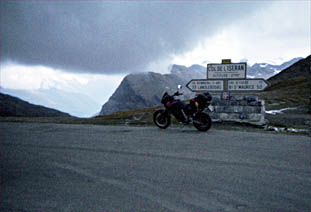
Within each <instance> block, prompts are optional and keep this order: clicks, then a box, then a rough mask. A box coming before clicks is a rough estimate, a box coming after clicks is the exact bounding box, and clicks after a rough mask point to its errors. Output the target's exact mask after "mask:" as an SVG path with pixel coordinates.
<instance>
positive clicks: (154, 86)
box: [99, 72, 187, 115]
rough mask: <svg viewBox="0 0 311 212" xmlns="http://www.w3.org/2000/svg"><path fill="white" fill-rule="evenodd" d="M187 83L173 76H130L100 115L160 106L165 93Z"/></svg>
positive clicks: (150, 74) (154, 74) (141, 74)
mask: <svg viewBox="0 0 311 212" xmlns="http://www.w3.org/2000/svg"><path fill="white" fill-rule="evenodd" d="M185 83H187V82H186V81H185V80H184V79H183V78H181V77H178V76H176V75H172V74H165V75H162V74H158V73H154V72H148V73H138V74H129V75H127V76H126V77H125V78H124V79H123V81H122V82H121V84H120V86H119V87H118V88H117V90H116V91H115V92H114V93H113V95H112V96H111V97H110V98H109V100H108V102H107V103H106V104H104V105H103V107H102V109H101V111H100V113H99V115H106V114H110V113H114V112H120V111H125V110H131V109H137V108H148V107H153V106H156V105H160V104H161V98H162V95H163V92H164V91H168V92H170V93H172V92H174V91H176V88H177V85H178V84H185Z"/></svg>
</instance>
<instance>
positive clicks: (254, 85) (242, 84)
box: [228, 79, 268, 91]
mask: <svg viewBox="0 0 311 212" xmlns="http://www.w3.org/2000/svg"><path fill="white" fill-rule="evenodd" d="M267 86H268V83H267V82H266V81H265V80H264V79H245V80H244V79H243V80H228V91H262V90H264V89H265V88H266V87H267Z"/></svg>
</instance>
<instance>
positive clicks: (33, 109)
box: [0, 93, 70, 117]
mask: <svg viewBox="0 0 311 212" xmlns="http://www.w3.org/2000/svg"><path fill="white" fill-rule="evenodd" d="M0 116H3V117H70V115H69V114H68V113H63V112H61V111H58V110H55V109H52V108H47V107H43V106H40V105H34V104H30V103H29V102H26V101H23V100H21V99H19V98H16V97H13V96H10V95H7V94H3V93H0Z"/></svg>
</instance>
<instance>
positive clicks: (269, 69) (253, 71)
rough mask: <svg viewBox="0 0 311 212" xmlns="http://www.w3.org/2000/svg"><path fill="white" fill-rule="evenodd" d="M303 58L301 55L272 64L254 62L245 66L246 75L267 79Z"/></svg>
mask: <svg viewBox="0 0 311 212" xmlns="http://www.w3.org/2000/svg"><path fill="white" fill-rule="evenodd" d="M301 59H303V58H302V57H297V58H294V59H292V60H289V61H287V62H284V63H282V64H281V65H273V64H269V63H255V64H254V65H252V66H248V68H247V77H249V78H264V79H268V78H270V77H272V76H274V75H276V74H278V73H280V72H281V71H282V70H284V69H286V68H288V67H289V66H291V65H292V64H294V63H296V62H297V61H299V60H301Z"/></svg>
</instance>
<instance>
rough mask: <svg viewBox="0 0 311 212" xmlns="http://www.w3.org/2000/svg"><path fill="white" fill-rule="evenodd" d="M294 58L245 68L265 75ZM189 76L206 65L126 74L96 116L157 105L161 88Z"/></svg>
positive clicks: (187, 93)
mask: <svg viewBox="0 0 311 212" xmlns="http://www.w3.org/2000/svg"><path fill="white" fill-rule="evenodd" d="M297 60H299V58H294V59H292V60H290V61H288V62H285V63H283V64H281V65H271V64H266V63H256V64H254V65H253V66H249V67H248V77H256V78H267V77H268V76H271V75H273V74H275V73H279V72H280V70H281V69H282V68H285V67H288V66H290V65H291V64H293V63H295V62H297ZM191 79H206V67H204V66H201V65H197V64H195V65H192V66H190V67H186V66H182V65H176V64H174V65H172V66H171V73H170V74H165V75H161V74H158V73H153V72H148V73H139V74H130V75H127V76H126V77H125V78H124V79H123V81H122V82H121V84H120V85H119V87H118V88H117V90H116V91H115V92H114V93H113V95H112V96H111V97H110V99H109V100H108V102H107V103H105V104H104V105H103V107H102V109H101V111H100V113H99V115H107V114H111V113H114V112H121V111H126V110H132V109H139V108H147V107H152V106H156V105H160V104H161V103H160V102H161V101H160V100H161V97H162V94H163V92H164V91H170V93H173V92H175V91H176V88H177V85H178V84H180V85H183V87H185V85H186V84H187V83H188V82H189V81H190V80H191ZM182 92H183V93H184V98H185V99H189V98H190V97H191V96H192V95H193V94H192V92H190V91H189V90H188V89H187V88H185V89H183V90H182Z"/></svg>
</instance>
